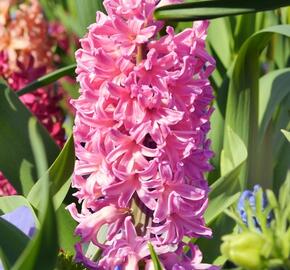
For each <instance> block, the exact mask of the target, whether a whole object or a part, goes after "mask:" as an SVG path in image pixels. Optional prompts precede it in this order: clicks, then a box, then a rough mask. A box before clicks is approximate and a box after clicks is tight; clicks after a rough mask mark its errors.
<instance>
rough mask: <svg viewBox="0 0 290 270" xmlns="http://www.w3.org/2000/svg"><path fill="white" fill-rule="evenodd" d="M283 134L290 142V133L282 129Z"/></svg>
mask: <svg viewBox="0 0 290 270" xmlns="http://www.w3.org/2000/svg"><path fill="white" fill-rule="evenodd" d="M281 132H282V133H283V134H284V136H285V137H286V139H287V140H288V142H290V132H289V131H287V130H284V129H282V130H281Z"/></svg>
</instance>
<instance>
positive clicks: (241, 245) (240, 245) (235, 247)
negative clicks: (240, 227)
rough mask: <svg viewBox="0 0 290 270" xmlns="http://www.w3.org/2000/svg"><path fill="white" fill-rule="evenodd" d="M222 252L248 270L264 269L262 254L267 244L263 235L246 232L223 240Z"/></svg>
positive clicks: (225, 237)
mask: <svg viewBox="0 0 290 270" xmlns="http://www.w3.org/2000/svg"><path fill="white" fill-rule="evenodd" d="M222 240H223V241H224V243H223V244H222V245H221V252H222V254H223V255H224V256H226V257H227V258H228V259H229V260H230V261H232V262H233V263H234V264H236V265H237V266H241V267H243V268H245V269H248V270H260V269H262V267H261V265H262V254H263V249H264V246H265V244H266V240H265V239H264V237H263V235H261V234H259V233H255V232H244V233H241V234H237V235H226V236H224V237H223V238H222Z"/></svg>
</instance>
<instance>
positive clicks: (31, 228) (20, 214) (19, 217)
mask: <svg viewBox="0 0 290 270" xmlns="http://www.w3.org/2000/svg"><path fill="white" fill-rule="evenodd" d="M0 217H1V218H2V219H5V220H6V221H8V222H9V223H10V224H12V225H14V226H15V227H17V228H18V229H19V230H20V231H22V232H23V233H24V234H26V235H27V236H28V237H30V238H31V237H32V236H33V235H34V234H35V231H36V225H35V220H34V217H33V215H32V212H31V210H30V208H29V207H27V206H20V207H18V208H16V209H15V210H13V211H12V212H9V213H7V214H4V215H2V216H0ZM15 244H17V243H15ZM0 270H3V265H2V263H1V260H0Z"/></svg>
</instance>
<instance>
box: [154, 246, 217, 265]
mask: <svg viewBox="0 0 290 270" xmlns="http://www.w3.org/2000/svg"><path fill="white" fill-rule="evenodd" d="M183 247H184V245H180V246H179V247H178V249H177V250H176V251H175V252H168V253H165V254H162V255H161V256H160V260H161V262H162V263H163V265H164V267H165V269H172V270H190V269H191V270H219V269H220V268H219V267H217V266H213V265H210V264H205V263H201V261H202V253H201V251H200V250H199V248H198V247H197V246H196V245H193V244H189V248H190V250H189V251H188V252H187V254H184V253H183Z"/></svg>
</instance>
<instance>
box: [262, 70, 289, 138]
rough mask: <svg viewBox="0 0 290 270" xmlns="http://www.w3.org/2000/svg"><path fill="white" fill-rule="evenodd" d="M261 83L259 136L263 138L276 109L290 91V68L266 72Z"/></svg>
mask: <svg viewBox="0 0 290 270" xmlns="http://www.w3.org/2000/svg"><path fill="white" fill-rule="evenodd" d="M259 84H260V85H259V138H260V140H261V139H262V138H263V136H264V133H265V131H266V128H267V126H268V125H269V121H270V119H271V118H272V116H273V114H274V112H275V110H276V109H277V107H278V106H279V104H280V103H281V102H282V100H283V99H284V98H285V97H286V95H288V94H289V93H290V87H289V85H290V68H286V69H279V70H275V71H272V72H270V73H268V74H266V75H265V76H263V77H261V79H260V83H259Z"/></svg>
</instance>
